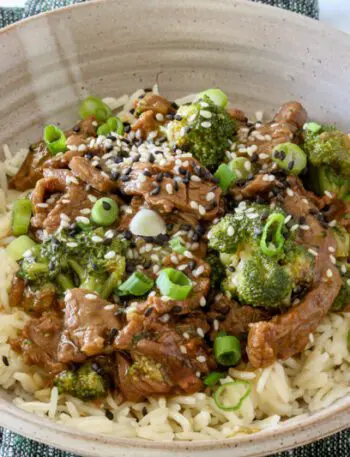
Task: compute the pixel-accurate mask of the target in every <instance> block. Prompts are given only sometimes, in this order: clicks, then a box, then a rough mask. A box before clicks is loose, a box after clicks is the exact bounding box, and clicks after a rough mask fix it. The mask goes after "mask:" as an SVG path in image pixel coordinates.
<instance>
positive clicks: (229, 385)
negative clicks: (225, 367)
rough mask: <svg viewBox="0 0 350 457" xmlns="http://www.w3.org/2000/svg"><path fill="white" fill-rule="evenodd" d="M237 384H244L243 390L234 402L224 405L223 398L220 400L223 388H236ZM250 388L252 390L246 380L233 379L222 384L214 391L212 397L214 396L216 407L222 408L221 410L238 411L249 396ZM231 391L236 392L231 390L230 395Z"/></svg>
mask: <svg viewBox="0 0 350 457" xmlns="http://www.w3.org/2000/svg"><path fill="white" fill-rule="evenodd" d="M239 386H246V389H245V392H244V393H243V394H242V395H241V396H240V397H239V399H238V401H237V402H236V403H235V404H233V405H226V404H225V403H224V400H222V395H223V394H224V392H225V390H227V389H228V388H230V389H235V390H238V389H237V388H239ZM251 390H252V386H251V384H250V383H249V382H248V381H243V380H235V381H233V382H228V383H226V384H222V385H221V386H220V387H219V388H218V389H217V390H216V392H215V393H214V395H213V398H214V401H215V404H216V406H217V407H218V408H220V409H222V410H223V411H238V410H239V409H240V408H241V406H242V403H243V402H244V400H245V399H246V398H247V397H249V395H250V392H251ZM233 393H236V392H235V391H233V392H232V391H231V395H230V396H232V394H233ZM237 393H239V392H238V391H237Z"/></svg>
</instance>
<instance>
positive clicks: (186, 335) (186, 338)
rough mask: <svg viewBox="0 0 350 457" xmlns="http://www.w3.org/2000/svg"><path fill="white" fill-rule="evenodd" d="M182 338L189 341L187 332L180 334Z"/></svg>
mask: <svg viewBox="0 0 350 457" xmlns="http://www.w3.org/2000/svg"><path fill="white" fill-rule="evenodd" d="M182 336H183V337H184V338H185V340H189V339H190V334H189V333H187V332H184V333H183V334H182Z"/></svg>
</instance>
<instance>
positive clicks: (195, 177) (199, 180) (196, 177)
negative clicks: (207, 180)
mask: <svg viewBox="0 0 350 457" xmlns="http://www.w3.org/2000/svg"><path fill="white" fill-rule="evenodd" d="M191 181H192V182H201V181H202V180H201V178H200V177H199V176H196V175H192V176H191Z"/></svg>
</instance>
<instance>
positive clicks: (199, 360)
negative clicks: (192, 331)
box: [196, 355, 207, 363]
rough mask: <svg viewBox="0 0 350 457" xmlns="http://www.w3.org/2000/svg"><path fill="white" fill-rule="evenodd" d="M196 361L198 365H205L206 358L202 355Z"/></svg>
mask: <svg viewBox="0 0 350 457" xmlns="http://www.w3.org/2000/svg"><path fill="white" fill-rule="evenodd" d="M196 359H197V361H198V362H199V363H205V362H206V361H207V358H206V357H205V356H204V355H199V356H198V357H197V358H196Z"/></svg>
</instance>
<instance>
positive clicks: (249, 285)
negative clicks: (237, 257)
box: [223, 252, 292, 308]
mask: <svg viewBox="0 0 350 457" xmlns="http://www.w3.org/2000/svg"><path fill="white" fill-rule="evenodd" d="M223 287H224V290H226V291H228V292H230V293H231V294H232V295H234V296H236V297H237V298H238V300H239V301H240V303H242V304H247V305H251V306H263V307H267V308H271V307H272V308H276V307H280V306H281V305H286V306H287V305H289V304H290V296H291V292H292V278H291V276H290V274H289V273H288V271H287V270H286V269H285V268H284V267H282V266H281V265H279V264H278V262H277V261H276V260H274V259H271V258H270V257H267V256H265V255H263V254H260V253H257V252H255V253H254V254H253V255H251V256H248V257H247V258H242V259H241V261H240V262H239V264H238V266H237V268H236V270H235V271H233V272H231V271H230V270H227V278H226V280H225V282H224V284H223Z"/></svg>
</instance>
